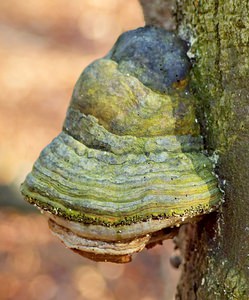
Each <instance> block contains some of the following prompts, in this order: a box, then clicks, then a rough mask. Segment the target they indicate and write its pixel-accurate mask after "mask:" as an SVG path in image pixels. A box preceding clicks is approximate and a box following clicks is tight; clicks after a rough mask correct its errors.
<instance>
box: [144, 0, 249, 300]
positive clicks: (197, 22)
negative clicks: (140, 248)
mask: <svg viewBox="0 0 249 300" xmlns="http://www.w3.org/2000/svg"><path fill="white" fill-rule="evenodd" d="M153 2H154V4H152V3H153ZM172 2H173V1H167V0H164V1H163V0H162V1H160V0H158V1H148V0H147V1H146V0H141V3H142V5H143V9H144V13H145V19H146V22H147V24H151V23H152V24H154V25H157V26H164V27H165V24H171V25H170V26H169V27H170V28H171V29H174V27H176V29H177V31H178V33H179V35H180V36H181V37H182V38H183V39H186V40H188V41H189V42H190V43H191V49H190V51H189V54H190V55H191V56H192V57H193V58H194V59H195V63H194V66H193V69H192V73H191V83H190V84H191V88H192V91H193V93H194V94H195V95H196V97H197V99H198V100H199V101H198V107H199V109H198V114H199V120H200V123H201V127H202V131H203V136H204V141H205V147H206V149H207V151H208V152H209V154H210V155H212V157H213V159H214V161H215V162H217V167H216V171H217V174H218V175H219V179H220V183H221V187H222V189H224V191H225V198H224V199H225V202H224V203H223V205H222V207H221V209H220V212H218V213H213V214H211V215H207V216H206V217H205V218H204V219H203V220H202V221H201V222H199V223H198V224H196V225H185V226H182V227H181V229H180V234H179V236H178V245H179V248H180V250H181V252H182V255H183V258H184V265H183V272H182V276H181V280H180V283H179V286H178V292H177V296H176V299H181V300H185V299H186V300H192V299H197V300H208V299H212V300H216V299H217V300H223V299H239V300H244V299H245V300H248V299H249V209H248V208H249V184H248V182H249V131H248V129H249V2H248V0H230V1H228V0H209V1H201V0H181V1H177V2H174V3H172ZM168 3H171V5H172V9H173V10H171V18H170V19H171V20H170V22H169V21H167V22H162V15H170V14H169V11H170V9H169V8H170V7H169V6H168V5H167V4H168ZM155 6H156V8H155ZM165 7H167V9H168V14H165V12H163V13H161V14H160V8H164V9H165ZM155 11H157V14H155ZM155 15H158V16H159V17H155ZM172 24H173V25H172Z"/></svg>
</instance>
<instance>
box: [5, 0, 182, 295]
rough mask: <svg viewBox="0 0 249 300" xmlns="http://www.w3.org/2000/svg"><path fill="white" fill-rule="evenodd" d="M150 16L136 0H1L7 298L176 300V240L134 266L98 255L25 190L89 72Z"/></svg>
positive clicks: (148, 253)
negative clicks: (81, 246)
mask: <svg viewBox="0 0 249 300" xmlns="http://www.w3.org/2000/svg"><path fill="white" fill-rule="evenodd" d="M143 25H144V21H143V16H142V11H141V8H140V6H139V4H138V1H136V0H126V1H122V0H105V1H101V0H71V1H67V0H53V1H49V0H27V1H17V0H8V1H0V41H1V47H0V65H1V71H0V91H1V93H0V299H1V300H7V299H8V300H12V299H13V300H33V299H34V300H52V299H53V300H69V299H70V300H71V299H73V300H81V299H83V300H99V299H101V300H105V299H108V300H123V299H129V300H140V299H141V300H154V299H155V300H158V299H159V300H160V299H166V300H171V299H174V296H173V295H174V292H175V286H176V283H177V280H178V277H179V271H177V270H175V269H173V268H172V267H171V266H170V264H169V257H170V255H172V253H173V247H174V246H173V243H172V241H165V242H164V245H163V246H156V247H155V248H153V249H151V250H149V251H146V250H145V251H143V252H142V253H140V254H139V255H137V256H135V258H134V259H133V262H131V263H130V264H127V265H115V264H111V263H94V262H91V261H89V260H87V259H84V258H82V257H80V256H78V255H76V254H74V253H73V252H71V251H69V250H67V249H66V248H64V246H63V245H62V244H61V243H60V242H59V241H58V240H57V239H56V238H55V237H53V236H52V234H51V233H50V232H49V229H48V226H47V223H46V220H45V218H44V217H43V216H41V215H40V214H39V213H38V212H37V211H36V210H35V209H33V208H32V207H31V206H29V205H28V204H25V202H24V201H23V200H22V198H21V195H20V193H19V185H20V183H21V182H22V181H23V180H24V178H25V176H26V174H27V173H28V172H29V171H30V170H31V168H32V165H33V162H34V161H35V159H36V158H37V157H38V155H39V153H40V151H41V150H42V148H44V146H46V145H47V144H48V143H49V142H50V141H51V140H52V139H53V137H55V136H56V135H57V134H58V133H59V132H60V130H61V127H62V123H63V120H64V117H65V113H66V109H67V106H68V103H69V101H70V96H71V94H72V90H73V86H74V84H75V82H76V80H77V78H78V77H79V75H80V73H81V71H82V70H83V69H84V68H85V67H86V66H87V65H88V64H89V63H90V62H91V61H93V60H94V59H96V58H99V57H101V56H104V55H105V54H106V53H107V52H108V50H109V49H110V48H111V46H112V45H113V43H114V42H115V41H116V39H117V37H118V36H119V35H120V33H122V32H123V31H126V30H129V29H133V28H136V27H139V26H143Z"/></svg>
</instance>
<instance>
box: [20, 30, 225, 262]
mask: <svg viewBox="0 0 249 300" xmlns="http://www.w3.org/2000/svg"><path fill="white" fill-rule="evenodd" d="M186 51H187V45H186V43H185V42H184V41H182V40H180V39H179V38H178V37H176V36H175V34H173V33H170V32H166V31H164V30H162V29H157V28H154V27H144V28H139V29H137V30H133V31H130V32H128V33H124V34H123V35H121V37H120V38H119V39H118V41H117V42H116V44H115V45H114V47H113V49H112V50H111V51H110V53H109V54H108V55H107V56H106V57H104V58H102V59H99V60H97V61H95V62H93V63H92V64H91V65H90V66H88V67H87V68H86V69H85V70H84V71H83V73H82V74H81V76H80V78H79V80H78V81H77V83H76V86H75V89H74V92H73V96H72V100H71V103H70V106H69V108H68V112H67V117H66V120H65V122H64V125H63V131H62V133H60V134H59V135H58V136H57V137H56V138H55V139H54V140H53V141H52V142H51V143H50V144H49V145H48V146H47V147H46V148H45V149H44V150H43V151H42V152H41V154H40V156H39V158H38V160H37V161H36V162H35V164H34V167H33V170H32V172H31V173H30V174H29V175H28V176H27V178H26V180H25V182H24V183H23V184H22V187H21V190H22V193H23V195H24V197H25V198H26V200H27V201H28V202H30V203H32V204H35V205H36V206H38V207H39V208H40V209H41V210H42V211H44V213H45V214H46V216H48V218H49V220H50V221H49V225H50V228H51V230H52V231H53V232H54V234H56V235H57V236H58V237H59V238H60V239H61V240H62V241H63V242H64V243H65V245H66V246H67V247H69V248H71V249H73V250H74V251H76V252H77V253H80V254H81V255H84V256H86V257H89V258H91V259H94V260H104V261H106V260H107V261H113V262H127V261H130V260H131V255H132V253H134V252H138V251H141V250H142V249H143V248H144V247H150V246H151V245H154V244H156V243H158V242H160V241H162V240H163V239H166V238H171V237H172V236H173V234H175V229H172V230H171V229H170V230H166V229H167V228H173V227H175V226H180V224H183V223H186V222H192V221H196V220H197V219H198V218H199V217H200V216H201V215H203V214H206V213H209V212H210V211H213V210H215V209H216V208H217V206H218V205H219V203H220V199H221V195H220V191H219V189H218V187H217V179H216V177H215V176H214V175H213V170H212V163H211V162H210V160H209V159H208V158H207V157H206V156H205V155H204V154H203V152H202V148H203V145H202V138H201V136H200V131H199V125H198V124H197V123H196V116H195V104H196V103H195V98H194V97H193V96H192V95H191V94H190V93H189V91H188V90H187V86H186V83H187V78H188V72H189V69H190V62H189V60H188V57H187V55H186Z"/></svg>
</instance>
